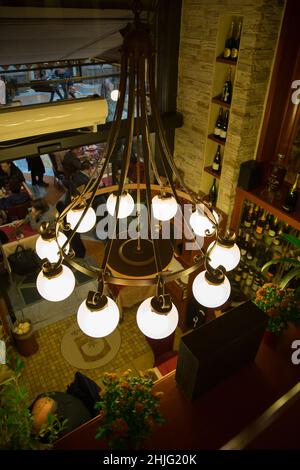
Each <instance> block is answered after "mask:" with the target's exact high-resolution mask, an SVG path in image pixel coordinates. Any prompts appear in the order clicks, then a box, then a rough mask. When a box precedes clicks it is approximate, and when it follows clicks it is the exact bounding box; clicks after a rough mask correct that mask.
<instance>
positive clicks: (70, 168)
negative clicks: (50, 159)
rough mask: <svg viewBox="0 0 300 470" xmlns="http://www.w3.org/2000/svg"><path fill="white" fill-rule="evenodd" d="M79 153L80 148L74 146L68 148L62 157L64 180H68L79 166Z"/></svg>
mask: <svg viewBox="0 0 300 470" xmlns="http://www.w3.org/2000/svg"><path fill="white" fill-rule="evenodd" d="M80 153H81V148H80V147H78V148H74V149H71V150H69V151H68V152H67V153H66V154H65V155H64V158H63V161H62V165H63V169H64V173H65V177H66V180H69V179H70V177H71V176H72V175H73V174H74V173H75V172H76V171H77V170H80V168H81V161H80V160H79V158H78V157H79V155H80Z"/></svg>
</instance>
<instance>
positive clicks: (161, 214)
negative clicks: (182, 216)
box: [152, 196, 177, 221]
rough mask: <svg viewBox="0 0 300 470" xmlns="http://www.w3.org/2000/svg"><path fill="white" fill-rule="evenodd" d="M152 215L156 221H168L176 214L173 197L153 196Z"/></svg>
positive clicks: (175, 204) (175, 203)
mask: <svg viewBox="0 0 300 470" xmlns="http://www.w3.org/2000/svg"><path fill="white" fill-rule="evenodd" d="M152 209H153V215H154V217H155V218H156V219H157V220H162V221H166V220H170V219H172V217H174V215H175V214H176V212H177V202H176V199H175V198H174V196H167V197H160V196H154V198H153V199H152Z"/></svg>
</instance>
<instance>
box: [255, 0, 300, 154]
mask: <svg viewBox="0 0 300 470" xmlns="http://www.w3.org/2000/svg"><path fill="white" fill-rule="evenodd" d="M299 17H300V2H299V1H298V0H287V4H286V10H285V15H284V19H283V23H282V29H281V34H280V39H279V43H278V48H277V53H276V59H275V63H274V68H273V73H272V79H271V84H270V89H269V95H268V100H267V105H266V111H265V115H264V120H263V125H262V130H261V136H260V142H259V145H258V151H257V160H260V161H269V160H272V159H274V158H275V157H276V154H277V153H278V152H279V153H284V154H288V153H289V149H290V145H291V138H292V135H293V129H294V125H295V124H294V121H295V118H296V109H295V108H296V107H295V105H293V104H292V103H291V95H292V93H293V91H294V90H292V88H291V85H292V82H293V80H296V79H299V77H300V68H299V66H300V64H299V62H300V61H299V50H300V44H299Z"/></svg>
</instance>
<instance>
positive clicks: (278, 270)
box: [231, 197, 300, 298]
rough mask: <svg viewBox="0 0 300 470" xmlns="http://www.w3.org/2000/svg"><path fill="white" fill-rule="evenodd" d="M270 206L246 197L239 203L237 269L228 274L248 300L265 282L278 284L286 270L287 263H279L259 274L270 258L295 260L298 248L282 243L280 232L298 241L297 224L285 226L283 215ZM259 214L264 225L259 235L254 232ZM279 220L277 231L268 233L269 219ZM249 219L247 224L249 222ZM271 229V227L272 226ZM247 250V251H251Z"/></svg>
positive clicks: (285, 221) (299, 233) (286, 223)
mask: <svg viewBox="0 0 300 470" xmlns="http://www.w3.org/2000/svg"><path fill="white" fill-rule="evenodd" d="M250 206H252V207H253V213H252V215H251V217H250V218H249V219H248V220H247V219H246V220H245V216H246V214H247V211H248V210H249V208H250ZM272 209H273V208H272V207H271V206H266V205H260V204H259V201H254V200H253V199H252V198H250V197H249V198H247V197H245V198H244V199H243V202H242V206H241V211H240V217H239V222H238V225H237V234H238V241H237V243H238V245H239V248H240V251H241V255H242V256H241V261H240V263H239V265H238V266H237V268H236V269H235V270H234V271H233V272H232V273H231V277H232V279H231V280H233V281H235V282H236V283H237V284H238V285H239V288H240V289H241V291H242V292H243V294H244V295H245V296H246V297H248V298H254V297H255V292H256V290H257V289H258V288H259V287H260V286H261V285H263V284H264V283H266V282H275V283H277V282H278V281H279V280H280V279H281V277H282V276H283V275H284V274H285V273H286V270H287V269H289V267H291V266H289V265H288V264H287V263H279V264H278V265H273V266H271V267H270V268H269V270H267V271H266V272H265V273H261V267H262V266H263V265H264V264H265V263H267V262H268V261H270V260H271V259H274V258H278V257H286V258H289V257H295V256H297V254H298V252H297V249H296V248H295V247H294V246H293V245H292V244H290V243H288V242H287V241H285V240H281V239H280V238H279V237H278V235H279V233H289V234H292V235H294V236H295V237H298V238H299V235H300V231H299V228H300V227H299V226H298V224H297V223H295V224H293V225H290V224H288V222H287V220H286V217H284V214H282V217H281V214H279V213H278V212H277V211H276V210H272ZM262 212H264V213H265V215H266V222H265V226H264V228H263V230H262V231H261V233H260V232H259V233H258V232H257V231H256V226H257V221H258V220H259V217H260V215H261V214H262ZM275 218H276V220H278V225H277V232H272V236H271V235H270V234H271V231H270V224H271V220H272V219H273V220H274V219H275ZM249 220H250V222H249ZM271 228H272V226H271ZM246 235H247V236H248V238H249V241H250V245H249V246H250V247H251V248H252V246H253V243H254V245H255V249H254V252H253V253H252V255H253V257H252V258H251V256H250V257H249V256H248V250H249V246H248V247H247V246H246V244H245V237H246ZM251 248H250V250H251Z"/></svg>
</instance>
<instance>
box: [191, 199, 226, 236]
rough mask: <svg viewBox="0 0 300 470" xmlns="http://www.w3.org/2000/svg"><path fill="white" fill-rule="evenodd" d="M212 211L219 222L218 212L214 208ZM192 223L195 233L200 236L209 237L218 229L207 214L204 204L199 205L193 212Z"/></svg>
mask: <svg viewBox="0 0 300 470" xmlns="http://www.w3.org/2000/svg"><path fill="white" fill-rule="evenodd" d="M212 213H213V215H214V217H215V219H216V223H218V221H219V216H218V214H217V213H216V211H214V210H213V211H212ZM190 225H191V227H192V229H193V230H194V232H195V234H196V235H199V236H200V237H207V236H210V235H213V233H214V232H215V230H216V228H215V226H214V224H213V223H212V222H211V221H210V220H209V219H208V217H207V216H206V215H205V212H204V206H203V204H202V205H201V204H199V205H197V210H196V211H195V212H193V213H192V215H191V217H190Z"/></svg>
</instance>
